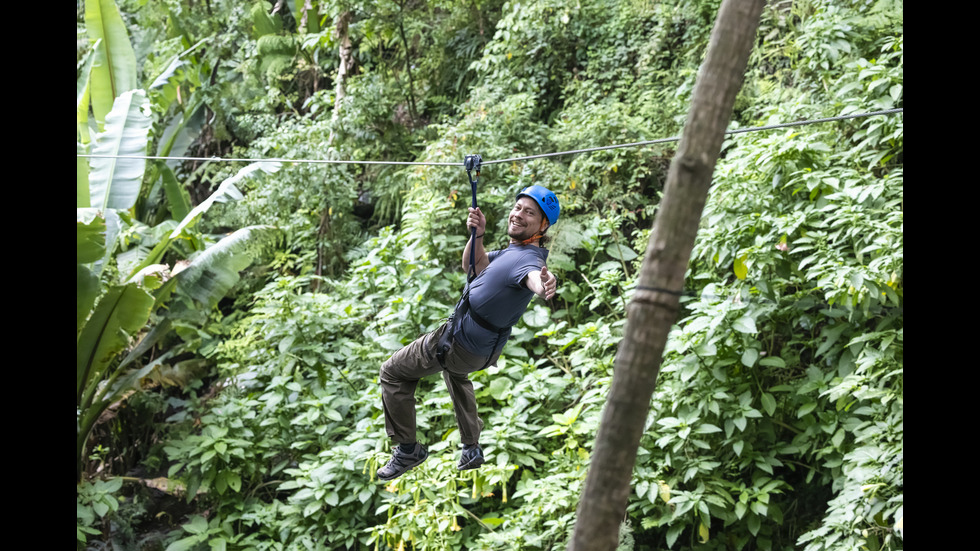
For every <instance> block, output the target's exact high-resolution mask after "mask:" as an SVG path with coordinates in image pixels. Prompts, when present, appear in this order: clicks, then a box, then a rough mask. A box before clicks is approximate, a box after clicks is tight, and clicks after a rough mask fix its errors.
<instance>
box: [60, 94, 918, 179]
mask: <svg viewBox="0 0 980 551" xmlns="http://www.w3.org/2000/svg"><path fill="white" fill-rule="evenodd" d="M904 111H905V108H904V107H899V108H896V109H885V110H882V111H870V112H866V113H854V114H849V115H838V116H836V117H826V118H822V119H810V120H802V121H793V122H787V123H780V124H770V125H766V126H753V127H749V128H737V129H735V130H726V131H725V135H729V134H744V133H747V132H759V131H763V130H772V129H775V128H789V127H793V126H805V125H809V124H819V123H824V122H832V121H839V120H846V119H856V118H860V117H874V116H879V115H892V114H895V113H903V112H904ZM680 139H681V138H680V136H674V137H672V138H660V139H656V140H647V141H641V142H630V143H623V144H616V145H605V146H600V147H590V148H587V149H573V150H570V151H559V152H557V153H541V154H538V155H528V156H525V157H512V158H509V159H497V160H490V161H486V160H484V161H483V164H484V165H492V164H499V163H512V162H513V163H516V162H519V161H528V160H531V159H542V158H545V157H558V156H562V155H576V154H579V153H589V152H593V151H605V150H607V149H622V148H626V147H640V146H645V145H654V144H661V143H668V142H676V141H679V140H680ZM76 156H77V157H84V158H113V159H146V160H163V161H212V162H229V163H230V162H248V163H257V162H267V163H317V164H351V165H356V164H361V165H403V166H405V165H410V166H464V163H452V162H434V161H350V160H346V161H345V160H335V159H277V158H270V159H260V158H224V157H166V156H156V155H105V154H97V153H87V154H76Z"/></svg>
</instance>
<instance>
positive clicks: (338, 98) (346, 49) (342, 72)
mask: <svg viewBox="0 0 980 551" xmlns="http://www.w3.org/2000/svg"><path fill="white" fill-rule="evenodd" d="M351 16H352V13H351V12H349V11H345V12H343V13H341V14H340V15H338V16H337V27H336V30H337V43H338V44H339V46H338V48H337V49H338V50H339V52H338V53H339V54H340V67H339V68H338V69H337V86H336V88H334V100H333V116H332V119H331V122H332V123H333V124H331V129H330V137H329V138H327V147H330V146H331V145H333V139H334V130H333V126H334V125H335V124H336V123H337V119H339V118H340V106H341V102H342V101H343V99H344V96H346V95H347V74H348V73H349V72H350V70H351V66H352V65H353V62H354V51H353V47H352V46H351V43H350V32H349V31H348V28H349V27H350V20H351Z"/></svg>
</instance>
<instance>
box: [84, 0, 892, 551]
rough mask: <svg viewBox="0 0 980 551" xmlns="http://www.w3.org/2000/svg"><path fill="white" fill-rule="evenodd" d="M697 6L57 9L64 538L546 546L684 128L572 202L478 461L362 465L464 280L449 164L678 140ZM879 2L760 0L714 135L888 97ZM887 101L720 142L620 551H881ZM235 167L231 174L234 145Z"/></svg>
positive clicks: (578, 165) (380, 448)
mask: <svg viewBox="0 0 980 551" xmlns="http://www.w3.org/2000/svg"><path fill="white" fill-rule="evenodd" d="M719 3H720V0H576V1H572V2H569V1H558V0H536V1H527V2H514V1H503V0H432V1H429V2H423V1H420V0H288V1H287V0H277V1H275V2H270V1H265V0H250V1H248V2H233V1H228V0H203V1H201V0H88V1H86V2H77V3H76V21H77V36H76V92H77V94H76V97H77V101H76V149H77V153H78V155H77V169H76V203H77V204H76V207H77V209H76V210H77V215H76V218H77V219H76V235H77V279H76V281H77V295H76V296H77V317H76V319H77V342H76V357H77V404H76V423H77V441H76V450H77V454H76V480H77V494H76V496H77V497H76V511H77V517H76V518H77V520H76V534H77V547H78V548H79V549H161V550H163V549H166V550H168V551H179V550H197V549H200V550H223V549H236V550H263V551H264V550H287V549H288V550H292V549H330V550H334V549H348V550H355V549H357V550H360V549H363V550H368V549H371V550H373V549H378V550H382V549H395V550H399V551H401V550H409V549H419V550H423V549H424V550H438V549H467V550H512V549H523V550H551V549H561V548H563V547H565V545H566V543H567V541H568V538H569V536H570V533H571V530H572V529H573V527H574V525H575V521H576V519H575V513H576V506H577V504H578V502H579V499H580V496H581V492H582V483H583V480H584V479H585V474H586V472H587V471H588V468H589V460H590V454H591V451H592V446H593V442H594V440H595V435H596V431H597V426H598V421H599V417H600V413H601V411H602V408H603V403H604V399H605V397H606V395H607V392H608V390H609V385H610V380H611V377H612V367H613V363H614V357H615V355H616V351H617V345H618V344H619V342H620V340H621V338H622V334H623V325H624V322H625V314H626V308H627V305H628V303H629V301H630V298H631V296H632V295H633V293H634V292H635V291H636V285H637V274H638V269H639V266H640V263H641V262H642V259H643V254H644V251H645V249H646V244H647V241H648V238H649V236H650V229H651V227H652V225H653V220H654V219H655V217H656V216H657V210H658V204H659V201H660V199H661V198H662V196H663V184H664V181H665V179H666V174H667V169H668V167H669V165H670V162H671V158H672V156H673V154H674V151H675V148H676V143H675V142H670V141H665V142H663V143H657V144H654V145H647V146H643V147H630V148H619V149H609V150H602V151H594V152H589V153H581V154H575V155H565V156H556V157H548V158H539V159H531V160H521V161H513V162H508V163H499V164H493V165H487V166H484V168H483V169H482V172H481V175H480V186H481V187H480V195H479V201H480V205H481V208H482V210H483V211H484V212H485V213H486V214H487V216H488V233H487V243H488V246H504V245H505V243H506V236H505V235H504V232H503V226H504V221H505V220H504V219H505V216H506V213H507V211H508V209H509V207H510V206H511V204H512V201H513V199H514V196H515V194H516V193H517V191H519V190H520V189H521V188H523V187H524V186H526V185H530V184H532V183H536V184H542V185H545V186H547V187H549V188H550V189H552V190H554V191H555V192H556V193H558V195H559V197H560V199H561V202H562V219H561V221H560V222H559V223H558V224H556V225H555V227H554V228H553V229H552V231H551V232H549V233H551V234H552V235H553V241H552V243H551V245H550V248H551V254H550V256H549V269H551V270H552V271H553V272H555V273H556V274H557V276H558V279H559V291H558V295H557V296H556V297H555V299H553V300H552V301H550V302H544V301H542V300H540V299H536V300H535V301H533V302H532V305H531V307H530V308H529V309H528V312H527V313H526V315H525V316H524V317H523V319H522V321H521V323H520V324H519V325H518V326H517V327H515V329H514V334H513V337H512V339H511V341H510V342H509V343H508V345H507V348H506V349H505V353H504V355H503V356H502V358H501V361H500V362H499V363H498V365H497V366H495V367H491V368H489V369H487V370H486V371H483V372H479V373H476V374H474V376H473V377H472V378H473V380H474V381H475V384H476V387H477V396H478V399H479V401H480V409H481V415H482V416H483V419H484V421H485V423H486V429H485V432H484V435H483V438H482V444H483V446H484V449H485V451H486V453H487V457H488V462H487V464H486V465H484V466H483V467H482V468H481V469H479V470H476V471H466V472H464V473H460V472H458V471H457V470H456V468H455V455H456V454H457V453H458V452H457V444H458V442H459V437H458V434H457V433H456V428H455V419H454V417H453V413H452V408H451V406H450V403H449V397H448V394H447V392H446V390H445V388H444V386H443V383H442V381H441V380H440V379H438V378H433V379H432V380H425V381H423V383H422V384H421V385H420V389H419V393H418V400H419V406H420V407H419V428H420V440H422V441H423V442H426V443H428V444H429V448H430V451H431V452H432V457H430V459H429V460H428V461H427V462H426V463H425V464H423V465H422V466H421V467H420V468H417V469H415V470H413V471H411V472H410V473H408V474H406V475H404V476H403V477H401V478H399V479H396V480H394V481H392V482H390V483H387V484H385V483H380V482H379V481H378V480H376V479H375V477H374V471H375V470H376V469H377V468H378V467H379V466H380V464H383V462H384V461H386V460H387V457H388V455H389V445H390V443H389V442H388V440H387V437H386V436H385V434H384V421H383V418H382V414H381V405H380V404H381V402H380V392H379V389H378V385H377V376H378V368H379V366H380V364H381V362H382V361H383V360H384V359H385V358H386V357H387V356H388V355H389V354H390V353H391V352H392V351H394V350H396V349H398V348H399V347H401V346H402V345H404V344H407V343H408V342H410V341H411V340H413V339H414V338H416V337H417V336H418V335H419V334H421V333H423V332H426V331H428V330H431V329H433V328H435V327H437V326H438V324H439V323H441V321H442V320H443V319H444V318H445V317H446V316H447V315H448V314H449V312H450V311H451V309H452V306H453V305H454V304H455V302H456V299H457V298H458V296H459V293H460V292H461V290H462V286H463V283H464V281H465V274H464V273H463V271H462V270H461V269H460V268H459V267H458V266H459V254H460V252H461V250H462V247H463V244H464V243H465V240H466V239H467V236H468V233H467V231H466V228H465V224H464V220H465V208H466V207H467V206H468V205H469V182H468V180H467V179H466V174H465V172H464V171H463V170H462V168H461V167H458V166H443V165H437V164H432V165H398V164H327V163H311V162H291V161H293V160H345V161H390V162H408V161H413V162H426V163H460V162H461V161H462V160H463V158H464V156H465V155H468V154H474V153H476V154H480V155H482V157H483V158H484V159H485V160H491V159H509V158H517V157H523V156H528V155H534V154H539V153H549V152H559V151H568V150H574V149H580V148H589V147H598V146H605V145H612V144H620V143H629V142H637V141H645V140H655V139H659V138H666V137H672V136H678V135H680V133H681V130H682V128H683V126H684V121H685V118H686V116H687V113H688V107H689V103H690V99H691V92H692V90H693V87H694V82H695V78H696V76H697V74H698V69H699V67H700V65H701V62H702V61H703V59H704V55H705V49H706V46H707V43H708V36H709V34H710V32H711V29H712V26H713V24H714V19H715V15H716V13H717V11H718V5H719ZM903 67H904V31H903V4H902V2H901V0H772V1H770V2H767V4H766V6H765V8H764V10H763V14H762V18H761V22H760V26H759V31H758V37H757V41H756V44H755V47H754V49H753V51H752V54H751V57H750V59H749V68H748V71H747V72H746V75H745V82H744V85H743V87H742V90H741V92H740V93H739V95H738V97H737V99H736V102H735V108H734V113H733V115H732V125H731V126H732V129H738V128H751V127H766V126H769V125H776V124H780V123H787V122H794V121H808V120H813V119H819V118H828V117H840V116H846V115H857V114H862V113H868V112H875V111H880V110H890V109H895V108H901V107H903V97H904V95H903V82H904V77H903V71H904V69H903ZM903 128H904V126H903V115H902V114H901V113H892V114H888V115H878V116H868V117H854V118H840V119H836V120H833V121H831V122H824V123H819V124H813V125H800V126H793V127H779V128H772V129H767V130H759V131H753V132H745V133H734V134H730V135H728V137H727V138H726V139H725V142H724V144H723V147H722V153H721V158H720V159H719V161H718V164H717V166H716V169H715V172H714V180H713V183H712V187H711V191H710V194H709V197H708V202H707V205H706V207H705V210H704V214H703V218H702V222H701V227H700V230H699V232H698V238H697V241H696V243H695V246H694V251H693V254H692V257H691V261H690V266H689V269H688V272H687V276H686V285H685V289H684V293H683V296H682V298H681V307H682V312H681V316H680V318H679V320H678V322H677V323H676V325H675V327H674V328H673V330H672V331H671V333H670V336H669V339H668V342H667V347H666V351H665V354H664V357H663V363H662V366H661V372H660V376H659V379H658V383H657V387H656V390H655V392H654V396H653V398H652V400H651V404H650V412H649V415H648V416H647V420H646V430H645V431H644V434H643V437H642V440H641V445H640V449H639V455H638V458H637V462H636V466H635V469H634V471H633V475H632V492H631V494H630V499H629V504H628V507H627V516H626V518H624V519H623V523H622V526H621V528H620V540H619V541H620V543H619V549H623V550H628V549H636V550H654V549H675V550H679V549H685V550H687V549H705V550H709V549H717V550H722V549H724V550H729V549H735V550H756V549H766V550H768V549H804V550H806V551H824V550H827V551H829V550H839V549H854V550H857V549H869V550H878V549H901V548H903V496H904V489H903V486H904V468H903V464H904V451H903V442H904V436H903V435H904V400H903V396H904V388H903V387H904V367H903V366H904V360H903V351H904V321H903V320H904V318H903V308H904V283H903V271H904V263H903V257H904V246H903V243H904V238H903V232H904V222H903V212H904V196H903V182H904V176H903V166H904V165H903V163H904V157H903V156H904V148H903ZM229 159H238V160H237V161H235V160H229Z"/></svg>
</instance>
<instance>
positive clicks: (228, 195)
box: [170, 162, 282, 239]
mask: <svg viewBox="0 0 980 551" xmlns="http://www.w3.org/2000/svg"><path fill="white" fill-rule="evenodd" d="M281 166H282V165H281V164H280V163H276V162H258V163H252V164H250V165H248V166H246V167H245V168H243V169H241V170H239V171H238V173H236V174H235V175H234V176H232V177H231V178H228V179H226V180H225V181H223V182H221V184H220V185H218V189H216V190H215V191H214V193H212V194H211V195H210V196H209V197H208V198H207V199H205V200H204V201H201V204H199V205H197V206H196V207H194V208H193V209H192V210H191V211H190V212H189V213H188V214H187V216H185V217H184V218H183V220H181V221H180V224H177V227H176V228H175V229H174V231H173V232H172V233H171V234H170V237H171V239H174V238H176V237H177V236H178V235H180V233H181V232H182V231H184V229H186V228H189V227H191V226H193V225H194V223H195V222H196V221H197V219H198V217H200V216H201V214H203V213H205V212H207V211H208V209H210V208H211V205H213V204H215V203H224V202H225V201H229V200H233V201H237V200H239V199H241V198H242V192H241V191H239V190H238V188H237V187H235V184H237V183H238V182H240V181H241V180H243V179H245V178H246V177H248V176H249V175H251V174H252V173H254V172H256V171H258V170H261V171H263V172H270V173H271V172H276V171H278V170H279V168H280V167H281Z"/></svg>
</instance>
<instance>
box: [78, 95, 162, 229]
mask: <svg viewBox="0 0 980 551" xmlns="http://www.w3.org/2000/svg"><path fill="white" fill-rule="evenodd" d="M148 105H149V102H148V101H147V99H146V94H145V93H144V92H143V91H142V90H131V91H129V92H125V93H123V94H122V95H121V96H119V98H117V99H116V103H115V104H114V105H113V108H112V111H111V112H110V113H109V115H108V116H107V117H106V125H105V131H104V132H102V133H100V134H98V135H97V136H96V137H95V144H94V145H95V147H94V148H93V150H92V155H93V157H91V159H90V164H91V167H92V168H91V172H90V174H89V190H90V195H91V206H92V207H93V208H97V209H110V208H111V209H121V210H127V209H130V208H132V207H133V205H134V204H136V198H137V197H138V196H139V191H140V186H141V185H142V182H143V171H144V170H145V168H146V160H145V159H143V158H139V157H136V158H129V157H126V156H142V155H145V154H146V144H147V136H148V134H149V130H150V122H151V121H150V117H149V116H148V115H147V113H146V111H147V110H148ZM100 155H101V156H100ZM120 156H122V157H120Z"/></svg>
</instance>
